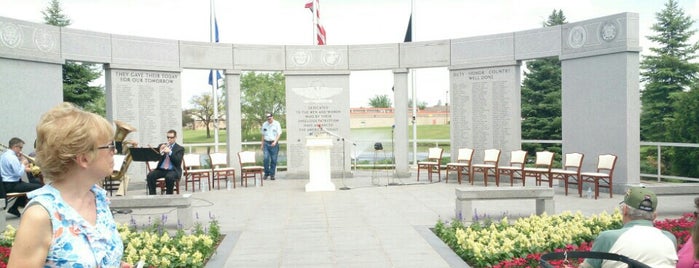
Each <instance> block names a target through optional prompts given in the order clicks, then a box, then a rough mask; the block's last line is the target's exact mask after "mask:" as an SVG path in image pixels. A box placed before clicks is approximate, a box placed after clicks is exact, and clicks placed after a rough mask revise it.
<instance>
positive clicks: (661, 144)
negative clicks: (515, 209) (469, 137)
mask: <svg viewBox="0 0 699 268" xmlns="http://www.w3.org/2000/svg"><path fill="white" fill-rule="evenodd" d="M390 141H391V140H375V141H374V140H372V141H369V140H357V141H355V143H357V144H360V143H361V144H363V143H367V144H371V145H373V144H374V142H385V143H388V142H390ZM409 142H410V143H412V140H411V141H409ZM418 143H422V144H425V143H434V144H437V145H439V146H450V140H447V139H431V140H418ZM522 143H545V144H562V143H563V142H562V141H560V140H522ZM259 144H260V142H259V141H251V142H243V143H242V145H243V147H245V146H251V145H255V146H259ZM279 144H281V145H286V141H280V142H279ZM640 144H641V146H655V147H656V152H657V153H656V166H655V168H656V170H657V172H656V174H648V173H641V174H640V176H641V177H642V178H656V180H657V181H658V182H660V181H662V180H663V179H673V180H682V181H693V182H699V178H691V177H682V176H673V175H666V174H662V156H663V151H662V147H683V148H698V149H699V144H696V143H677V142H644V141H642V142H641V143H640ZM182 146H184V147H185V148H186V151H187V152H189V153H191V152H197V150H195V148H208V149H207V150H212V151H213V147H215V146H216V144H215V143H191V144H183V145H182ZM391 146H392V145H391ZM225 147H226V144H225V143H219V151H225ZM280 154H284V152H280ZM351 155H352V154H351ZM351 158H352V160H351V161H354V163H353V164H351V165H352V166H353V167H354V168H357V167H372V166H374V164H373V163H370V164H357V163H356V161H357V160H356V158H357V155H356V154H355V155H352V156H351ZM409 159H412V158H409ZM639 160H640V159H639ZM381 165H382V166H384V165H386V164H381ZM279 167H280V168H283V169H286V167H285V166H279Z"/></svg>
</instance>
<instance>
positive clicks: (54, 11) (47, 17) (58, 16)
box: [41, 0, 70, 27]
mask: <svg viewBox="0 0 699 268" xmlns="http://www.w3.org/2000/svg"><path fill="white" fill-rule="evenodd" d="M41 14H42V15H44V22H45V23H46V24H48V25H53V26H58V27H66V26H68V25H70V19H69V18H68V17H66V16H65V15H64V14H63V9H61V3H60V2H58V0H51V2H50V3H49V7H47V8H46V10H44V11H41Z"/></svg>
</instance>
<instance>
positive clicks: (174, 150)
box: [146, 129, 184, 195]
mask: <svg viewBox="0 0 699 268" xmlns="http://www.w3.org/2000/svg"><path fill="white" fill-rule="evenodd" d="M176 141H177V131H175V130H174V129H171V130H169V131H168V132H167V142H166V143H163V144H160V146H159V147H158V149H159V151H160V155H162V156H161V157H160V161H158V167H157V168H156V169H154V170H152V171H151V172H150V173H148V175H147V176H146V182H147V184H148V194H149V195H154V194H155V186H156V181H157V180H158V178H165V193H166V194H172V193H173V189H174V188H175V182H176V181H178V180H179V179H180V177H182V158H183V157H184V147H182V146H181V145H179V144H177V143H176Z"/></svg>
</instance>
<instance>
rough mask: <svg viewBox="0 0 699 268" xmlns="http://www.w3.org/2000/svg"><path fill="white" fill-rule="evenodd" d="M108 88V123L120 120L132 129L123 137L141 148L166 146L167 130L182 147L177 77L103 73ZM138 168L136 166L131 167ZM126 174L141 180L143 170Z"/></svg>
mask: <svg viewBox="0 0 699 268" xmlns="http://www.w3.org/2000/svg"><path fill="white" fill-rule="evenodd" d="M107 75H108V77H109V79H107V81H108V83H110V82H111V86H110V87H107V88H108V89H111V90H110V91H112V92H113V93H112V94H109V92H108V93H107V94H106V96H108V97H109V96H112V98H111V106H112V107H113V108H112V109H109V108H108V109H107V110H108V116H107V117H108V118H109V119H110V120H120V121H124V122H126V123H127V124H129V125H131V126H133V127H134V128H136V131H135V132H133V133H129V135H128V136H126V139H127V140H134V141H137V142H138V143H139V144H140V145H142V146H148V145H151V146H155V145H157V144H160V143H163V142H166V139H165V134H166V132H167V131H168V130H170V129H175V130H177V131H178V134H177V136H178V143H180V144H182V133H181V132H182V131H181V129H182V111H181V110H182V109H181V107H180V106H181V103H182V101H181V99H182V89H181V77H180V73H176V72H158V71H141V70H126V69H110V70H107ZM134 165H137V166H140V165H138V164H134ZM129 174H130V175H133V176H135V177H137V178H141V177H143V178H145V169H142V168H133V167H131V168H129Z"/></svg>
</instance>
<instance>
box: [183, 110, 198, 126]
mask: <svg viewBox="0 0 699 268" xmlns="http://www.w3.org/2000/svg"><path fill="white" fill-rule="evenodd" d="M192 113H193V111H192V109H185V110H182V127H183V128H186V127H187V126H191V129H194V123H195V122H194V118H193V117H192Z"/></svg>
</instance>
